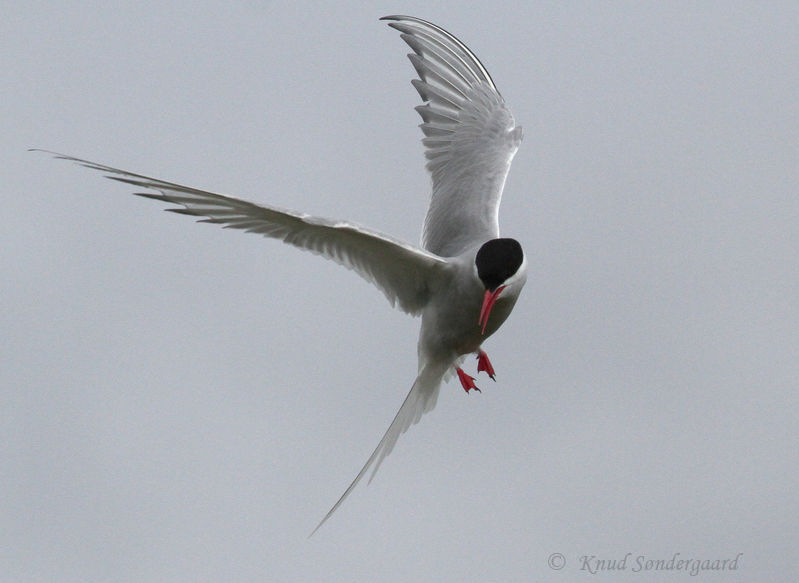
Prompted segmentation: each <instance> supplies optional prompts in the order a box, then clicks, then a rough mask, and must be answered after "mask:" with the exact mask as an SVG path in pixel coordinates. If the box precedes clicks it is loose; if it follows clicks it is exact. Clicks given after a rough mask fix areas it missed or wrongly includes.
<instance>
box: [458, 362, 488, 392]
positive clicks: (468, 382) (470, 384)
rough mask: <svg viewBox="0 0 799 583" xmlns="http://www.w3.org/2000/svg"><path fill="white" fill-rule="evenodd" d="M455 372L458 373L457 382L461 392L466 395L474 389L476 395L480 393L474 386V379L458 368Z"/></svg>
mask: <svg viewBox="0 0 799 583" xmlns="http://www.w3.org/2000/svg"><path fill="white" fill-rule="evenodd" d="M456 370H457V371H458V380H459V381H460V382H461V385H462V386H463V390H464V391H466V393H467V394H468V393H469V391H470V390H471V389H474V390H475V391H477V392H478V393H481V392H482V391H481V390H480V389H478V388H477V385H475V384H474V377H470V376H469V375H467V374H466V373H465V372H463V370H461V368H460V367H458V368H457V369H456Z"/></svg>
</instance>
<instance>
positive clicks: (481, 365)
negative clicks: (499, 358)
mask: <svg viewBox="0 0 799 583" xmlns="http://www.w3.org/2000/svg"><path fill="white" fill-rule="evenodd" d="M477 372H485V373H486V374H487V375H488V376H490V377H491V380H492V381H495V382H496V380H497V379H495V378H494V374H496V373H495V372H494V367H493V366H491V361H490V360H488V355H487V354H486V353H485V352H483V351H482V350H481V351H479V352H478V353H477ZM461 382H463V381H461Z"/></svg>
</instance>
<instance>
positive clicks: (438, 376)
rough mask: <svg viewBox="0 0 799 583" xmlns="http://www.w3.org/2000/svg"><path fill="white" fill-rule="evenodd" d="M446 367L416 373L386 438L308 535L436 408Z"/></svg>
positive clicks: (432, 367)
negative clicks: (423, 416)
mask: <svg viewBox="0 0 799 583" xmlns="http://www.w3.org/2000/svg"><path fill="white" fill-rule="evenodd" d="M447 368H448V366H442V365H440V364H429V363H428V364H426V365H424V366H423V367H422V369H421V371H420V372H419V375H418V376H417V377H416V381H414V383H413V386H412V387H411V390H410V392H409V393H408V396H407V397H405V401H404V402H403V403H402V407H400V410H399V411H397V414H396V415H395V416H394V420H393V421H392V422H391V425H389V426H388V429H387V430H386V433H385V435H383V439H381V440H380V443H378V444H377V447H376V448H375V450H374V451H373V452H372V455H371V456H369V459H368V460H366V463H365V464H364V466H363V468H361V471H360V472H358V475H357V476H355V479H354V480H353V481H352V483H351V484H350V485H349V487H348V488H347V489H346V490H345V491H344V493H343V494H342V495H341V498H339V499H338V502H336V503H335V504H334V505H333V508H331V509H330V510H329V511H328V513H327V514H325V517H324V518H323V519H322V521H321V522H320V523H319V524H318V525H317V526H316V528H315V529H313V532H312V533H311V534H310V535H309V536H313V535H314V533H315V532H316V531H317V530H319V528H320V527H321V526H322V525H323V524H324V523H325V522H326V521H327V519H328V518H330V517H331V516H333V513H334V512H335V511H336V510H337V509H338V507H339V506H341V503H342V502H344V500H345V499H346V498H347V496H349V494H350V492H352V490H353V488H355V486H356V485H357V484H358V482H360V481H361V478H363V477H364V475H365V474H366V472H367V471H369V468H370V467H372V466H374V469H373V470H372V474H371V475H370V476H369V482H371V481H372V478H374V477H375V474H376V473H377V469H378V468H379V467H380V464H381V463H383V460H384V459H385V458H386V456H387V455H388V454H390V453H391V450H393V449H394V445H395V444H396V443H397V440H398V439H399V437H400V435H402V434H403V433H405V432H406V431H407V430H408V428H409V427H410V426H411V425H414V424H415V423H418V422H419V419H421V418H422V415H424V414H425V413H427V412H428V411H432V410H433V408H434V407H435V406H436V401H437V400H438V391H439V388H440V387H441V380H442V378H443V376H444V373H445V372H446V371H447Z"/></svg>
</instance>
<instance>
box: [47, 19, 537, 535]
mask: <svg viewBox="0 0 799 583" xmlns="http://www.w3.org/2000/svg"><path fill="white" fill-rule="evenodd" d="M381 20H385V21H388V25H389V26H390V27H392V28H394V29H396V30H398V31H399V32H400V36H401V38H402V39H403V40H404V41H405V42H406V43H407V44H408V46H410V48H411V50H412V51H413V52H412V53H411V54H409V55H408V58H409V59H410V60H411V63H412V64H413V67H414V68H415V69H416V72H417V74H418V76H419V78H418V79H414V80H413V81H412V84H413V86H414V87H415V88H416V90H417V91H418V93H419V95H420V96H421V98H422V101H423V104H422V105H419V106H417V107H416V111H418V112H419V115H420V116H421V118H422V121H423V123H422V124H421V125H420V127H421V129H422V132H423V133H424V136H425V137H424V139H423V140H422V142H423V144H424V146H425V156H426V158H427V169H428V171H429V172H430V174H431V176H432V195H431V198H430V206H429V209H428V211H427V216H426V217H425V221H424V227H423V230H422V237H421V245H420V246H415V245H411V244H408V243H405V242H402V241H399V240H397V239H394V238H393V237H390V236H388V235H384V234H382V233H379V232H376V231H373V230H371V229H367V228H365V227H362V226H359V225H356V224H354V223H350V222H347V221H338V220H331V219H325V218H321V217H315V216H311V215H308V214H305V213H299V212H294V211H289V210H286V209H282V208H277V207H274V206H266V205H261V204H255V203H252V202H247V201H244V200H241V199H238V198H233V197H230V196H224V195H221V194H215V193H212V192H207V191H204V190H198V189H195V188H190V187H188V186H182V185H180V184H175V183H172V182H166V181H164V180H160V179H157V178H151V177H148V176H144V175H141V174H135V173H133V172H128V171H126V170H120V169H118V168H112V167H110V166H105V165H103V164H97V163H95V162H90V161H88V160H82V159H80V158H75V157H72V156H67V155H64V154H58V153H56V152H49V153H50V154H53V155H54V156H55V157H57V158H60V159H65V160H71V161H73V162H76V163H78V164H81V165H83V166H86V167H88V168H91V169H94V170H99V171H100V172H103V173H105V175H106V177H107V178H110V179H113V180H116V181H119V182H123V183H126V184H129V185H133V186H136V187H140V188H143V189H147V190H148V191H150V192H136V193H135V194H137V195H139V196H143V197H147V198H152V199H155V200H159V201H162V202H166V203H170V204H173V205H178V207H179V208H167V209H165V210H168V211H171V212H175V213H180V214H185V215H193V216H198V217H202V218H201V219H199V222H206V223H215V224H219V225H222V226H223V227H224V228H232V229H241V230H243V231H245V232H248V233H258V234H261V235H264V236H266V237H271V238H274V239H280V240H282V241H283V242H285V243H289V244H291V245H294V246H295V247H298V248H300V249H303V250H306V251H310V252H312V253H315V254H318V255H321V256H323V257H325V258H327V259H331V260H332V261H335V262H336V263H338V264H340V265H343V266H344V267H347V268H349V269H352V270H353V271H355V272H356V273H357V274H358V275H360V276H361V277H363V278H364V279H365V280H367V281H369V282H371V283H373V284H374V285H375V286H376V287H377V288H378V289H379V290H380V291H382V292H383V294H385V296H386V297H387V298H388V301H389V302H390V303H391V304H392V306H397V307H399V308H400V309H401V310H403V311H405V312H407V313H409V314H412V315H414V316H417V315H421V316H422V324H421V330H420V332H419V341H418V359H419V362H418V372H417V377H416V380H415V381H414V383H413V385H412V387H411V389H410V392H409V393H408V396H407V397H406V398H405V401H404V402H403V404H402V407H401V408H400V410H399V411H398V412H397V414H396V416H395V417H394V420H393V421H392V422H391V425H390V426H389V428H388V430H387V431H386V433H385V435H384V436H383V438H382V439H381V440H380V443H379V444H378V445H377V447H376V448H375V450H374V452H373V453H372V455H371V456H370V457H369V459H368V460H367V462H366V464H365V465H364V466H363V468H362V469H361V471H360V472H359V473H358V475H357V476H356V477H355V479H354V480H353V481H352V483H351V484H350V485H349V487H348V488H347V489H346V491H345V492H344V494H342V496H341V497H340V498H339V499H338V501H337V502H336V503H335V505H333V507H332V508H331V509H330V511H329V512H328V513H327V514H326V515H325V517H324V518H323V519H322V521H321V522H320V523H319V525H318V526H317V527H316V528H315V529H314V531H313V532H312V533H311V534H312V535H313V533H315V532H316V531H317V530H318V529H319V528H320V527H321V526H322V524H324V523H325V521H327V519H328V518H330V516H332V514H333V513H334V512H335V511H336V509H337V508H338V507H339V506H340V505H341V503H342V502H343V501H344V499H345V498H346V497H347V495H348V494H349V493H350V492H351V491H352V489H353V488H354V487H355V486H356V484H358V482H359V481H360V480H361V478H363V476H364V474H365V473H366V472H367V471H368V470H369V468H370V467H372V466H374V469H373V470H372V474H371V475H370V478H369V480H370V481H371V479H372V478H373V477H374V475H375V472H377V469H378V468H379V467H380V464H381V463H382V461H383V460H384V459H385V457H386V456H387V455H388V454H389V453H391V450H392V449H393V448H394V445H395V444H396V442H397V440H398V439H399V436H400V435H402V434H403V433H404V432H405V431H406V430H407V429H408V428H409V427H410V426H411V425H413V424H415V423H417V422H418V421H419V419H420V418H421V417H422V415H424V414H425V413H427V412H428V411H430V410H431V409H433V407H435V404H436V399H437V397H438V392H439V388H440V386H441V383H442V382H443V381H445V380H447V379H448V378H449V377H450V376H451V374H452V373H455V374H457V376H458V380H459V381H460V383H461V386H462V387H463V388H464V390H465V391H466V392H467V393H468V392H469V391H470V390H471V389H475V390H477V391H479V389H478V388H477V386H476V384H475V379H474V377H472V376H470V375H468V374H467V373H466V372H464V371H463V369H462V368H461V366H462V364H463V361H464V359H465V357H466V355H469V354H475V355H476V356H477V372H478V373H480V372H485V373H486V374H488V376H489V377H490V378H491V379H495V372H494V368H493V366H492V365H491V361H490V360H489V359H488V356H487V355H486V353H485V352H484V351H483V350H482V348H481V345H482V343H483V341H485V339H486V338H488V337H489V336H491V335H492V334H493V333H494V332H496V331H497V329H498V328H499V327H500V326H501V325H502V323H503V322H504V321H505V319H506V318H507V317H508V316H509V315H510V312H511V310H512V309H513V306H514V304H515V303H516V300H517V299H518V297H519V293H520V292H521V290H522V287H523V286H524V284H525V281H526V279H527V261H526V258H525V255H524V252H523V251H522V248H521V245H520V244H519V243H518V242H517V241H516V240H515V239H509V238H501V237H500V236H499V224H498V211H499V203H500V199H501V197H502V190H503V188H504V185H505V179H506V177H507V174H508V170H509V168H510V164H511V161H512V159H513V157H514V155H515V154H516V151H517V150H518V148H519V144H520V143H521V140H522V128H521V127H520V126H517V125H516V123H515V121H514V119H513V116H512V115H511V113H510V111H509V110H508V108H507V106H506V105H505V100H504V99H503V97H502V96H501V95H500V93H499V91H498V90H497V88H496V86H495V85H494V82H493V80H492V79H491V76H490V75H489V74H488V71H486V69H485V67H484V66H483V65H482V63H481V62H480V61H479V60H478V58H477V57H476V56H475V55H474V54H473V53H472V52H471V51H470V50H469V49H468V48H467V47H466V46H465V45H464V44H463V43H462V42H461V41H459V40H458V39H457V38H455V37H454V36H453V35H452V34H450V33H448V32H447V31H445V30H444V29H442V28H440V27H438V26H436V25H435V24H432V23H430V22H427V21H425V20H421V19H419V18H415V17H411V16H386V17H383V18H382V19H381ZM153 191H154V192H153Z"/></svg>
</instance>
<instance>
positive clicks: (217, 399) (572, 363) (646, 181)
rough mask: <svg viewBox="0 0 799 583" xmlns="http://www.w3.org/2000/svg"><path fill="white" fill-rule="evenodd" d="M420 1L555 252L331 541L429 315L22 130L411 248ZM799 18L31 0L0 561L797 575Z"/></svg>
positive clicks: (325, 571)
mask: <svg viewBox="0 0 799 583" xmlns="http://www.w3.org/2000/svg"><path fill="white" fill-rule="evenodd" d="M286 4H288V3H286ZM393 13H406V14H413V15H416V16H420V17H422V18H425V19H428V20H431V21H433V22H435V23H437V24H439V25H441V26H443V27H444V28H446V29H447V30H449V31H451V32H452V33H454V34H455V35H457V36H458V37H459V38H460V39H461V40H463V41H464V42H465V43H466V44H467V45H468V46H469V47H470V48H471V49H473V50H474V51H475V53H476V54H477V55H478V56H479V57H480V59H481V60H482V61H483V63H484V64H485V65H486V67H487V68H488V70H489V72H490V73H491V74H492V76H493V78H494V80H495V81H496V83H497V85H498V87H499V88H500V90H501V91H502V93H503V95H504V96H505V98H506V100H507V102H508V104H509V106H510V107H511V109H512V111H513V112H514V115H515V117H516V119H517V121H518V122H519V123H520V124H522V125H523V126H524V128H525V141H524V143H523V144H522V148H521V149H520V150H519V153H518V154H517V156H516V159H515V161H514V165H513V168H512V169H511V173H510V177H509V180H508V183H507V186H506V190H505V196H504V200H503V206H502V209H501V213H500V224H501V227H502V230H503V234H507V235H509V236H515V237H517V238H518V239H520V241H521V242H522V244H523V245H524V246H525V248H526V250H527V253H528V261H529V262H530V263H529V270H530V272H529V273H530V274H529V279H528V283H527V286H526V288H525V291H524V293H523V294H522V296H521V299H520V300H519V303H518V304H517V307H516V309H515V311H514V313H513V316H512V317H511V318H510V319H509V321H508V322H507V323H506V324H505V325H504V327H503V329H502V330H501V331H500V332H499V333H498V334H497V335H496V336H495V337H493V338H492V339H491V340H490V341H489V342H488V343H487V344H486V349H487V350H488V351H489V354H490V355H491V360H492V362H493V363H494V365H495V367H496V369H497V383H496V384H495V383H492V382H490V381H485V380H483V382H482V384H481V385H480V386H481V388H482V389H483V392H482V394H470V395H468V396H467V395H466V394H464V392H463V390H462V389H461V388H460V387H459V386H458V384H457V383H456V382H452V381H451V382H450V383H449V384H448V385H445V386H444V387H442V393H441V397H440V399H439V404H438V407H437V408H436V410H435V411H434V412H433V413H431V414H429V415H427V416H426V417H425V418H424V419H423V420H422V422H421V423H420V424H419V425H417V426H415V427H414V428H413V429H412V430H411V431H409V432H408V433H407V434H406V435H405V436H403V438H402V439H401V440H400V442H399V444H398V446H397V448H396V450H395V451H394V452H393V453H392V455H391V456H390V457H389V458H388V459H387V460H386V462H385V463H384V464H383V466H382V467H381V469H380V472H379V473H378V475H377V477H376V478H375V480H374V482H373V483H372V484H371V485H370V486H368V487H364V486H361V487H359V488H358V489H357V490H356V491H355V492H354V493H353V495H352V496H351V497H350V498H349V499H348V500H347V502H346V503H345V505H344V506H343V507H342V508H341V509H340V510H339V511H338V513H337V514H336V515H335V516H334V517H333V518H332V519H331V520H330V521H329V522H328V523H327V524H326V525H325V526H324V527H323V529H322V530H320V531H319V532H318V533H317V535H316V536H314V538H312V539H311V540H307V539H306V536H307V534H308V533H309V532H310V531H311V529H312V528H313V527H314V526H315V525H316V523H317V522H318V520H319V519H320V518H321V517H322V516H323V515H324V513H325V512H326V511H327V510H328V508H329V507H330V505H331V504H332V503H333V502H335V500H336V499H337V497H338V496H339V495H340V494H341V492H342V491H343V489H344V488H345V487H346V486H347V484H349V482H350V480H351V479H352V478H353V477H354V475H355V473H357V471H358V469H359V468H360V467H361V465H362V464H363V462H364V461H365V460H366V458H367V457H368V455H369V453H370V452H371V451H372V449H373V448H374V446H375V445H376V444H377V441H378V440H379V439H380V436H381V435H382V433H383V431H384V430H385V429H386V427H387V426H388V423H389V422H390V420H391V418H392V416H393V415H394V413H395V412H396V410H397V408H398V407H399V405H400V404H401V402H402V399H403V398H404V396H405V394H406V392H407V390H408V388H409V386H410V383H411V382H412V381H413V378H414V373H415V370H416V355H415V352H416V347H415V343H416V334H417V327H418V321H417V320H414V319H411V318H409V317H407V316H405V315H403V314H402V313H400V312H399V311H393V310H391V309H390V308H389V307H388V304H387V303H386V302H385V299H384V298H383V296H382V295H381V294H380V293H379V292H377V291H376V290H375V289H373V288H372V287H371V286H369V285H368V284H365V283H364V282H362V281H361V280H360V279H359V278H357V277H355V276H354V275H353V274H351V273H349V272H347V271H345V270H343V269H341V268H340V267H338V266H336V265H334V264H332V263H327V262H325V261H323V260H321V259H319V258H316V257H314V256H311V255H307V254H302V253H300V252H298V251H296V250H295V249H293V248H289V247H286V246H282V245H280V244H278V243H276V242H273V241H268V240H264V239H262V238H259V237H256V236H252V235H243V234H241V233H238V232H230V231H223V230H221V229H218V228H214V227H211V226H206V225H196V224H194V223H193V222H192V220H190V219H189V218H187V217H180V216H175V215H171V214H168V213H163V212H160V208H161V205H159V204H157V203H155V202H153V201H146V200H142V199H139V198H136V197H133V196H130V195H129V194H128V193H129V190H128V189H127V188H125V187H123V186H121V185H117V184H114V183H112V182H110V181H107V180H104V179H102V178H100V176H99V175H98V174H97V173H95V172H91V171H89V170H85V169H81V168H79V167H77V166H74V165H71V164H68V163H64V162H59V161H55V160H52V159H50V158H48V157H47V156H45V155H42V154H34V153H28V152H26V149H27V148H29V147H42V148H48V149H52V150H57V151H63V152H66V153H69V154H73V155H77V156H81V157H85V158H88V159H91V160H96V161H98V162H103V163H107V164H110V165H113V166H117V167H120V168H125V169H130V170H133V171H139V172H143V173H145V174H149V175H152V176H157V177H160V178H163V179H166V180H171V181H176V182H182V183H184V184H189V185H193V186H198V187H200V188H207V189H210V190H216V191H220V192H225V193H229V194H232V195H235V196H240V197H243V198H248V199H251V200H255V201H264V202H270V203H273V204H276V205H279V206H283V207H288V208H295V209H299V210H303V211H306V212H311V213H314V214H319V215H323V216H329V217H338V218H347V219H351V220H354V221H357V222H360V223H362V224H365V225H368V226H370V227H373V228H376V229H380V230H382V231H385V232H387V233H390V234H392V235H395V236H398V237H401V238H404V239H407V240H410V241H416V240H417V238H418V235H419V230H420V227H421V221H422V218H423V216H424V212H425V209H426V204H427V197H428V190H429V184H428V177H427V175H426V174H425V172H424V169H423V156H422V147H421V144H420V143H419V141H420V139H421V132H420V131H419V130H418V128H417V127H416V125H417V124H418V123H419V120H418V119H417V115H416V113H415V112H414V111H413V106H415V105H417V104H418V98H417V95H416V93H415V91H414V90H413V89H412V87H411V86H410V83H409V81H410V79H411V77H412V75H413V70H412V68H411V65H410V63H409V62H408V61H407V59H406V58H405V57H404V55H405V54H406V53H407V47H406V46H405V45H404V44H403V43H402V42H401V40H400V39H399V37H398V35H397V33H396V32H395V31H392V30H390V29H389V28H388V27H386V26H385V24H383V23H379V22H378V21H377V19H378V18H379V17H380V16H383V15H385V14H393ZM797 23H799V5H797V4H796V3H784V4H779V3H776V2H775V3H768V4H760V5H755V4H748V3H731V2H718V3H712V2H705V3H676V2H663V3H646V4H645V5H643V3H622V2H615V3H576V2H575V3H559V2H558V3H541V2H530V3H521V2H499V3H496V2H491V3H484V4H473V3H470V4H469V5H468V6H466V5H461V4H460V3H450V4H449V5H445V4H441V5H436V6H430V3H429V2H427V3H422V2H406V3H402V4H387V3H361V4H357V3H341V2H331V3H325V4H324V5H323V6H321V7H319V6H315V7H314V8H313V9H310V8H305V7H288V6H283V5H282V4H270V3H254V2H250V3H239V4H234V5H232V6H231V5H230V4H227V3H225V4H218V5H215V4H209V3H204V2H201V3H193V4H192V5H191V7H190V8H182V7H180V6H179V5H177V6H176V5H172V6H167V7H164V6H162V5H161V4H160V3H155V4H153V5H150V6H146V5H144V4H143V3H128V4H125V5H123V6H121V7H115V8H106V7H105V5H104V4H98V5H96V6H92V7H89V6H86V5H84V4H83V3H75V4H70V3H61V4H55V5H54V4H53V3H35V2H33V3H14V4H13V5H12V6H10V7H7V8H6V10H5V14H4V17H3V19H2V20H0V49H1V50H0V69H1V70H2V71H3V78H4V83H3V85H2V96H1V98H0V112H2V115H1V116H0V119H2V120H3V131H2V133H0V141H1V143H2V152H3V162H2V168H3V177H4V180H3V205H4V211H5V212H4V217H5V220H4V225H3V229H2V235H0V236H1V237H2V240H0V265H1V268H2V272H3V273H4V274H5V277H4V278H3V279H4V281H3V283H2V284H0V296H1V297H2V302H3V310H2V312H1V314H2V315H0V323H2V329H3V330H4V334H3V337H4V339H3V341H2V342H0V363H1V365H0V399H1V400H0V403H1V405H0V411H2V413H1V414H0V431H1V432H2V441H0V452H2V454H1V455H0V499H1V500H2V504H0V513H1V514H0V523H1V524H2V529H0V580H3V581H20V582H21V581H25V582H27V581H31V582H34V581H36V582H38V581H59V582H73V581H74V582H78V581H80V582H86V581H188V580H208V581H212V580H214V581H259V580H260V581H265V580H274V581H398V582H399V581H402V582H407V581H475V582H477V581H480V582H483V581H503V582H511V581H519V582H531V581H565V580H572V581H573V580H579V579H586V580H590V579H591V577H593V576H592V575H591V574H590V573H588V572H586V571H581V570H580V566H581V565H580V556H582V555H596V556H597V557H598V558H609V559H612V558H623V557H624V555H625V554H626V553H628V552H630V553H633V555H632V556H633V558H635V557H637V556H639V555H641V556H645V557H646V558H652V559H660V558H665V559H669V558H671V557H672V556H673V555H674V553H677V552H679V553H681V557H682V558H699V559H724V558H734V557H735V556H736V555H737V554H738V553H743V555H742V557H741V559H740V560H739V568H738V570H737V571H734V572H728V573H724V574H723V575H722V574H718V575H715V577H716V579H714V580H719V581H722V580H723V581H725V582H728V581H729V582H731V581H755V580H759V581H777V580H783V581H788V580H795V579H796V577H797V576H799V572H797V564H799V552H798V551H797V545H796V541H797V538H796V532H797V526H796V525H797V518H799V497H797V494H796V484H797V483H799V475H798V474H799V472H798V471H797V464H799V453H797V441H798V438H799V430H798V429H797V423H796V419H797V415H798V414H799V392H797V379H798V378H799V332H798V331H799V270H797V252H796V250H797V243H799V196H798V195H799V192H797V191H798V190H799V189H798V188H797V184H799V147H798V144H799V141H798V138H799V116H798V115H797V87H799V73H798V72H799V36H797V33H796V30H797ZM468 366H471V367H473V366H474V364H473V363H470V364H469V365H468ZM552 553H562V554H563V555H564V556H565V558H566V565H565V567H564V568H563V570H562V571H557V570H553V569H551V568H550V567H549V566H548V564H547V561H548V557H549V556H550V555H551V554H552ZM632 560H633V559H630V564H629V565H628V571H630V570H631V569H632V568H633V567H634V566H635V565H634V564H633V563H632ZM595 576H596V577H597V578H599V577H603V579H604V580H608V579H609V578H615V575H613V574H608V573H605V574H604V575H599V574H597V575H595ZM627 576H628V577H629V578H630V580H633V579H634V580H635V581H671V580H674V581H677V580H683V579H684V578H685V577H686V574H685V573H674V572H667V573H662V572H661V573H652V572H638V573H630V574H629V575H627ZM713 576H714V575H709V576H707V575H703V576H700V579H701V580H709V579H710V578H711V577H713Z"/></svg>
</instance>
